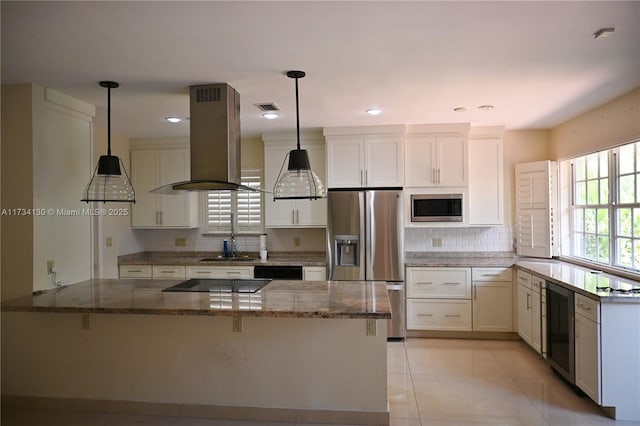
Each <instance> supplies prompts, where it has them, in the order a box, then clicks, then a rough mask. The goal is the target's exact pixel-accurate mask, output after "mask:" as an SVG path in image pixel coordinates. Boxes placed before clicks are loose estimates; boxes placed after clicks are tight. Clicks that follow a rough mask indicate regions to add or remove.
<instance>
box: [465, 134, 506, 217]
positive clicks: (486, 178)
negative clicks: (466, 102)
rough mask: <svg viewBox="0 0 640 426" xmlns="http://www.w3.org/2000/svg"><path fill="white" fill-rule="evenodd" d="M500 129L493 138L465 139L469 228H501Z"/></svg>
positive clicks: (502, 175)
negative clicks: (467, 145) (499, 226)
mask: <svg viewBox="0 0 640 426" xmlns="http://www.w3.org/2000/svg"><path fill="white" fill-rule="evenodd" d="M502 132H503V130H502V128H500V130H499V134H500V135H499V137H497V138H480V139H475V138H469V158H470V161H469V198H468V200H469V202H468V212H469V213H468V215H469V216H468V217H469V225H471V226H487V225H488V226H495V225H502V224H504V183H503V181H504V170H503V169H504V166H503V160H502V158H503V155H502Z"/></svg>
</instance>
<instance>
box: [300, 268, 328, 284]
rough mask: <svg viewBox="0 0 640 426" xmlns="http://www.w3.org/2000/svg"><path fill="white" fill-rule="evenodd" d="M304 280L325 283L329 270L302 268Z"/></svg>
mask: <svg viewBox="0 0 640 426" xmlns="http://www.w3.org/2000/svg"><path fill="white" fill-rule="evenodd" d="M302 275H303V276H302V279H304V280H307V281H325V280H326V279H327V268H326V267H324V266H305V267H304V268H302Z"/></svg>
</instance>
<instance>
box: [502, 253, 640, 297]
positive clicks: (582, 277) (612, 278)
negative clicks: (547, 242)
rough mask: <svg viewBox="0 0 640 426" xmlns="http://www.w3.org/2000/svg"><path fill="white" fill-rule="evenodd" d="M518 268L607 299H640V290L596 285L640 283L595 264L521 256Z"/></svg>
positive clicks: (580, 291)
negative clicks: (596, 268) (634, 290)
mask: <svg viewBox="0 0 640 426" xmlns="http://www.w3.org/2000/svg"><path fill="white" fill-rule="evenodd" d="M515 266H516V268H518V269H522V270H524V271H527V272H530V273H533V274H536V275H538V276H540V277H542V278H544V279H545V280H547V281H550V282H553V283H555V284H558V285H560V286H562V287H565V288H568V289H570V290H573V291H575V292H576V293H579V294H582V295H584V296H586V297H589V298H591V299H595V300H599V301H600V302H604V303H619V302H627V303H639V304H640V294H639V293H629V294H625V293H610V292H609V291H599V290H597V289H596V287H613V288H625V287H627V288H628V287H629V286H635V287H638V286H640V283H639V282H638V281H634V280H632V279H629V278H623V277H619V276H616V275H611V274H607V273H604V272H601V271H597V270H594V269H591V268H586V267H583V266H579V265H575V264H573V263H569V262H563V261H561V260H556V259H537V258H526V257H525V258H520V259H518V261H517V262H516V263H515Z"/></svg>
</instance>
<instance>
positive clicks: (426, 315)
mask: <svg viewBox="0 0 640 426" xmlns="http://www.w3.org/2000/svg"><path fill="white" fill-rule="evenodd" d="M418 316H419V317H432V316H433V314H418Z"/></svg>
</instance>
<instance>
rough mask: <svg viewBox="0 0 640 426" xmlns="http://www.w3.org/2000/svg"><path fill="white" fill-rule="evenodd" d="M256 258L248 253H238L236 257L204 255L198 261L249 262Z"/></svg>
mask: <svg viewBox="0 0 640 426" xmlns="http://www.w3.org/2000/svg"><path fill="white" fill-rule="evenodd" d="M256 259H257V257H253V256H249V255H238V256H236V257H224V256H216V257H205V258H203V259H200V260H199V262H250V261H253V260H256Z"/></svg>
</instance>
